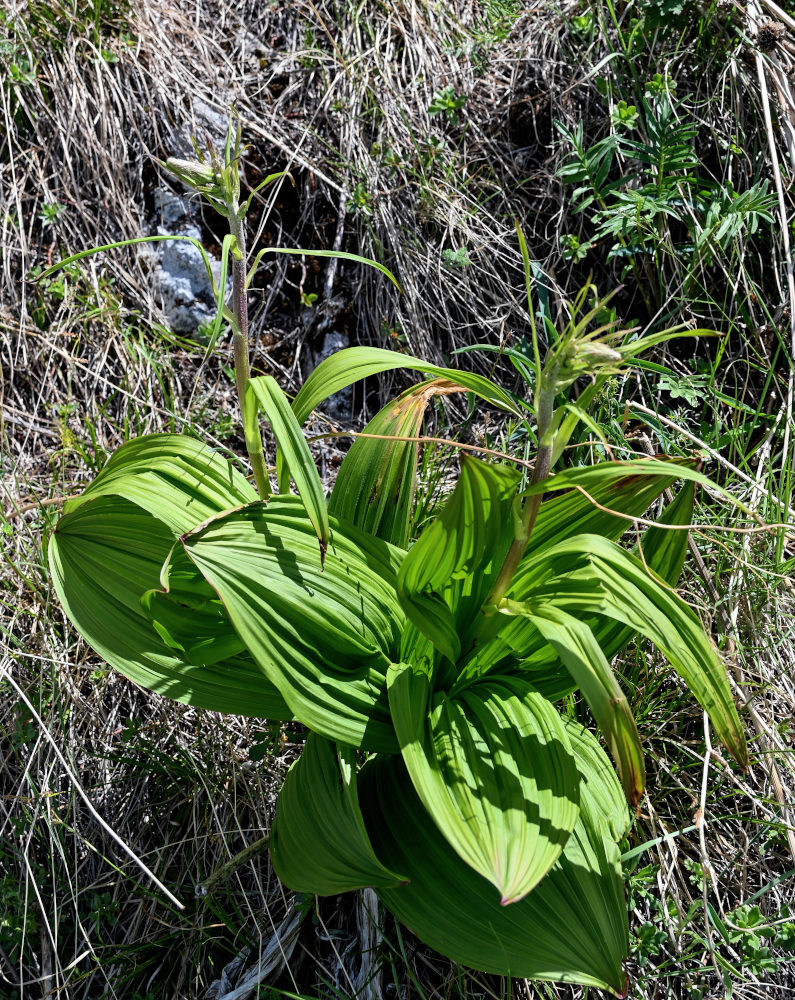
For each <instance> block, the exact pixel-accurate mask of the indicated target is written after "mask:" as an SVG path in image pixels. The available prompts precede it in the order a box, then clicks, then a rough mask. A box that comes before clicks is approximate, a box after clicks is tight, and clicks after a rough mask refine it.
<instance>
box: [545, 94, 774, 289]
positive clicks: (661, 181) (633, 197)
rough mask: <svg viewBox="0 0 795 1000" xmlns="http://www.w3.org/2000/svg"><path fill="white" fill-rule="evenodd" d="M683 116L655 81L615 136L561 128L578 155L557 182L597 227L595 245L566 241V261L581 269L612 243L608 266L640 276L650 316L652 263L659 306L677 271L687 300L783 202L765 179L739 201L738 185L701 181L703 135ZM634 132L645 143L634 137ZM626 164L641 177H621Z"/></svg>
mask: <svg viewBox="0 0 795 1000" xmlns="http://www.w3.org/2000/svg"><path fill="white" fill-rule="evenodd" d="M682 111H683V107H682V104H681V102H678V101H677V100H676V99H675V98H674V97H673V96H672V92H671V88H670V87H669V85H668V82H667V80H666V79H665V78H664V77H662V76H661V75H660V74H657V76H656V77H654V78H653V79H652V80H650V81H647V83H646V87H645V96H644V97H643V99H642V100H641V102H640V104H639V105H638V106H637V107H636V106H635V105H628V104H627V103H626V101H619V102H618V103H617V104H616V105H615V106H614V108H613V110H612V114H611V124H612V127H613V130H612V131H611V132H610V133H609V134H608V135H606V136H604V137H603V138H601V139H599V140H597V141H596V142H594V143H592V144H591V145H587V144H586V142H585V138H584V131H583V124H582V122H578V123H577V125H576V126H575V127H574V128H572V129H569V128H567V127H566V126H565V125H563V124H562V123H561V122H556V123H555V125H556V128H557V129H558V132H559V133H560V134H561V136H562V137H563V138H564V139H565V141H566V142H567V143H568V144H569V145H570V147H571V149H572V155H571V156H570V157H569V159H568V160H567V161H566V162H565V163H564V164H563V166H562V167H561V168H560V169H559V171H558V176H559V177H560V178H561V179H562V180H563V181H564V183H566V184H569V185H572V186H573V188H574V190H573V192H572V207H573V209H574V211H575V213H577V214H584V213H586V212H587V213H588V217H589V219H590V223H591V226H592V235H591V236H590V237H589V238H582V237H581V236H579V235H577V236H575V235H571V234H570V235H567V236H564V237H563V254H564V257H565V258H566V259H568V260H573V261H580V260H582V259H584V258H585V257H586V256H587V255H588V253H589V252H590V251H591V250H593V249H594V248H595V247H597V246H603V245H604V244H605V243H607V244H608V249H607V259H608V260H618V261H620V262H621V263H622V264H623V265H624V268H625V270H628V269H631V270H632V272H633V274H634V276H635V278H636V280H637V282H638V287H639V288H640V289H641V291H642V293H643V294H644V295H646V298H647V303H646V304H647V306H649V307H650V308H651V307H652V306H653V302H652V298H650V297H649V296H648V293H646V292H645V289H646V287H647V286H648V285H649V282H648V274H649V270H648V269H647V264H652V265H653V273H654V274H655V275H656V277H657V281H656V282H653V283H652V285H651V292H652V297H653V299H654V300H655V302H658V303H659V302H662V301H663V300H664V299H665V297H666V296H665V287H666V284H672V283H673V281H667V279H666V275H668V274H669V272H670V270H671V269H672V268H673V269H675V271H676V274H675V277H676V279H677V280H676V285H677V286H678V287H679V288H680V289H681V290H682V291H683V292H684V294H685V295H686V296H687V295H689V294H691V293H692V292H693V290H694V288H696V287H698V283H699V282H700V281H701V277H700V276H701V274H702V272H703V269H704V268H705V267H707V266H709V265H711V264H712V263H713V260H714V259H715V258H721V259H723V260H727V259H730V258H731V255H732V253H733V250H734V248H735V247H736V246H737V243H738V240H739V238H740V237H741V236H744V235H748V236H752V235H754V234H755V233H756V232H757V230H758V229H759V227H760V225H761V224H762V223H766V224H770V223H772V221H773V214H772V213H773V209H774V205H775V196H774V195H773V194H771V193H770V192H769V191H768V183H767V181H766V180H763V181H759V182H757V183H756V184H754V185H753V186H752V187H750V188H749V189H748V190H746V191H744V192H741V193H738V192H736V191H735V190H734V188H733V186H732V185H731V183H727V184H725V185H722V186H719V185H717V184H715V183H714V182H713V181H711V180H708V179H706V178H702V177H700V176H699V160H698V157H697V155H696V152H695V148H694V139H695V136H696V132H697V129H696V128H695V126H694V125H692V124H689V123H688V121H687V119H686V116H685V115H684V114H682ZM635 133H639V137H638V138H631V137H630V134H632V135H634V134H635ZM619 156H620V157H622V158H624V160H625V161H626V162H628V163H631V164H633V165H634V166H635V167H636V172H635V173H629V172H621V173H619V174H618V175H616V174H615V173H614V171H613V166H614V163H615V162H616V159H617V157H619Z"/></svg>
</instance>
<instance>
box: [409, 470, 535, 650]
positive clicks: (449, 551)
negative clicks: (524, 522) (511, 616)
mask: <svg viewBox="0 0 795 1000" xmlns="http://www.w3.org/2000/svg"><path fill="white" fill-rule="evenodd" d="M518 481H519V477H518V473H516V471H515V470H514V469H509V468H507V467H506V466H502V465H487V464H486V463H485V462H480V461H478V460H477V459H472V458H464V459H462V462H461V474H460V476H459V478H458V482H457V484H456V488H455V490H454V491H453V494H452V496H451V497H450V498H449V499H448V501H447V503H446V504H445V506H444V508H443V510H442V512H441V514H440V515H439V516H438V517H437V518H436V519H435V520H434V521H432V522H431V524H430V525H429V526H428V527H427V528H426V529H425V531H424V532H423V533H422V535H421V536H420V538H419V540H418V541H416V542H415V543H414V545H413V546H412V547H411V549H410V550H409V553H408V555H407V556H406V558H405V559H404V560H403V563H402V565H401V567H400V573H399V574H398V580H397V589H398V596H399V598H400V603H401V605H402V606H403V609H404V610H405V612H406V615H407V617H408V618H409V619H410V620H411V621H412V622H413V624H414V625H415V626H416V627H417V628H418V629H419V630H420V632H422V633H423V635H425V636H427V637H428V638H429V639H430V640H431V641H432V642H433V644H434V645H435V646H436V648H437V649H438V650H439V651H440V652H441V653H443V654H444V655H445V656H446V657H447V658H448V659H449V660H451V661H453V662H455V661H457V660H458V658H459V656H460V654H461V648H462V637H465V635H466V633H467V632H468V631H469V630H470V628H471V627H472V625H473V619H476V618H477V616H478V615H479V612H480V608H481V606H482V604H483V602H484V601H485V599H486V597H487V596H488V593H489V590H490V589H491V585H492V582H493V580H494V577H495V575H496V573H497V572H499V569H500V567H501V566H502V562H503V560H504V558H505V555H506V553H507V551H508V548H509V546H510V544H511V541H512V540H513V536H514V518H513V506H514V501H515V494H516V487H517V484H518Z"/></svg>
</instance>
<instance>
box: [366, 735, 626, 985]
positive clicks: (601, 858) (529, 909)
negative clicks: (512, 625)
mask: <svg viewBox="0 0 795 1000" xmlns="http://www.w3.org/2000/svg"><path fill="white" fill-rule="evenodd" d="M567 728H568V727H567ZM568 732H569V734H570V737H571V736H572V729H571V728H568ZM586 739H587V740H589V741H590V743H591V746H590V747H589V748H588V750H587V752H584V753H583V752H581V744H582V743H583V741H584V740H586ZM570 742H571V747H572V750H573V751H574V754H575V757H576V759H577V766H578V769H579V770H580V773H581V775H582V781H581V786H580V787H581V791H580V818H579V820H578V822H577V825H576V826H575V828H574V831H573V833H572V834H571V836H570V837H569V839H568V840H567V841H566V845H565V847H564V849H563V853H562V855H561V856H560V858H559V859H558V860H557V862H556V863H555V864H554V865H553V867H552V868H551V869H550V871H549V873H548V874H547V876H546V877H545V878H543V879H542V880H541V882H539V883H538V885H537V886H536V888H535V889H533V891H532V892H530V893H528V895H526V896H525V897H524V898H523V899H521V900H520V901H519V902H517V903H513V904H512V905H511V906H501V905H500V894H499V892H498V891H497V890H496V889H495V887H494V886H493V885H492V884H491V883H490V882H489V881H487V880H486V879H485V878H483V877H482V876H481V875H479V874H478V873H477V872H476V871H475V870H474V869H473V868H471V867H470V866H469V865H467V864H466V863H465V862H464V861H462V860H461V858H460V857H459V856H458V855H457V854H456V853H455V851H453V849H452V848H451V847H450V845H449V844H448V843H447V841H446V840H445V839H444V837H443V836H442V835H441V833H440V832H439V830H438V829H437V827H436V825H435V824H434V823H433V821H432V820H431V818H430V816H429V815H428V814H427V812H426V811H425V809H424V808H423V805H422V803H421V802H420V800H419V798H418V796H417V793H416V792H415V790H414V788H413V786H412V784H411V780H410V778H409V776H408V773H407V771H406V770H405V766H404V765H403V763H402V761H401V760H400V759H399V758H384V757H381V756H379V757H375V758H372V759H371V760H370V761H368V763H367V764H366V765H365V766H364V768H363V769H362V771H361V773H360V776H359V795H360V800H361V804H362V811H363V814H364V819H365V823H366V825H367V829H368V831H369V833H370V837H371V840H372V843H373V847H374V849H375V851H376V853H377V855H378V857H379V858H380V859H381V861H382V862H383V863H384V864H386V865H388V866H389V867H390V868H392V869H394V870H395V871H401V872H404V873H405V874H406V876H407V877H408V878H409V883H408V884H407V885H405V886H402V887H400V888H396V889H383V888H382V889H379V890H378V895H379V897H380V899H381V900H382V902H383V903H384V904H385V905H386V906H387V907H388V908H389V909H390V910H391V911H392V912H393V913H394V914H395V916H396V917H397V918H398V919H399V920H401V921H403V922H404V923H405V924H406V925H407V926H408V927H410V928H411V930H412V931H414V933H415V934H416V935H417V936H418V937H419V938H420V939H421V940H422V941H424V942H425V943H426V944H427V945H429V946H430V947H432V948H434V949H435V950H436V951H439V952H441V953H442V954H443V955H446V956H447V957H448V958H450V959H452V960H453V961H455V962H460V963H462V964H463V965H466V966H469V967H470V968H473V969H477V970H480V971H482V972H489V973H495V974H497V975H510V976H518V977H527V978H531V979H544V980H552V981H561V982H570V983H582V984H583V985H589V986H596V987H598V988H600V989H612V990H614V991H615V992H617V993H619V992H621V991H622V990H623V989H624V987H625V982H626V976H625V973H624V971H623V968H622V963H623V961H624V960H625V958H626V955H627V951H628V930H627V910H626V902H625V899H624V887H623V882H622V878H621V868H620V862H619V853H618V848H617V846H616V844H615V843H614V841H613V837H612V831H611V829H610V828H609V826H608V823H607V821H606V820H605V819H604V815H605V813H606V812H607V811H609V810H610V808H611V807H612V806H611V802H613V803H614V802H615V788H616V787H617V788H618V805H619V807H620V808H619V813H618V816H621V815H622V813H623V816H624V817H625V816H626V806H625V805H624V804H623V801H622V798H623V797H622V796H621V789H620V786H618V783H617V782H616V780H615V777H613V779H612V781H613V786H614V787H613V789H612V791H611V786H610V783H609V773H608V772H610V771H612V768H611V766H610V762H609V761H607V760H606V759H604V760H603V761H602V763H601V766H600V767H599V768H598V770H593V766H592V760H593V758H594V756H595V755H596V756H598V755H599V754H601V756H602V758H604V752H603V751H601V750H600V748H599V746H598V744H596V743H595V741H594V740H593V738H592V737H589V736H586V737H581V738H579V739H578V738H572V739H571V741H570ZM616 822H617V825H620V822H621V821H620V820H617V821H616Z"/></svg>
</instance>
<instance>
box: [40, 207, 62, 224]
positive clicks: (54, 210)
mask: <svg viewBox="0 0 795 1000" xmlns="http://www.w3.org/2000/svg"><path fill="white" fill-rule="evenodd" d="M65 211H66V205H61V204H60V202H57V201H49V202H45V203H44V204H43V205H42V206H41V211H40V212H39V219H41V222H42V224H43V225H44V226H54V225H55V224H56V222H58V220H59V219H60V218H61V216H62V215H63V213H64V212H65Z"/></svg>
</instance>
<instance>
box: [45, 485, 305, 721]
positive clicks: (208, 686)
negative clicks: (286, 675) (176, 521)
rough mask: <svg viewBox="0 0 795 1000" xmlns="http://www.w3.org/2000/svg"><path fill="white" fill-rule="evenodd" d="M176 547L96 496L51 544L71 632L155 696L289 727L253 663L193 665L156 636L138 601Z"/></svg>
mask: <svg viewBox="0 0 795 1000" xmlns="http://www.w3.org/2000/svg"><path fill="white" fill-rule="evenodd" d="M183 516H184V515H183ZM173 545H174V534H173V532H172V531H171V530H170V529H169V528H168V527H166V525H165V524H163V522H162V521H159V520H158V519H157V518H156V517H153V516H152V515H151V514H149V513H147V512H146V511H145V510H144V509H143V508H142V506H139V505H137V504H135V503H132V502H131V501H130V500H126V499H122V498H119V497H115V496H107V497H103V496H99V497H97V498H96V499H93V500H90V501H88V502H86V503H82V504H80V505H78V506H77V508H76V509H75V510H73V511H72V513H70V514H66V515H64V517H62V518H61V519H60V520H59V522H58V524H57V526H56V529H55V531H54V532H53V534H52V536H51V538H50V543H49V563H50V572H51V574H52V580H53V585H54V587H55V590H56V593H57V594H58V597H59V599H60V601H61V604H62V606H63V609H64V611H65V612H66V614H67V616H68V618H69V619H70V621H71V622H72V624H73V625H74V627H75V628H76V629H77V631H78V632H79V633H80V634H81V635H82V636H83V638H84V639H85V640H86V642H88V644H89V645H90V646H91V647H92V648H93V649H94V650H95V651H96V652H97V653H98V654H99V655H100V656H101V657H102V658H103V659H105V660H107V662H108V663H109V664H110V665H111V666H112V667H115V668H116V669H117V670H119V671H120V672H121V673H122V674H124V675H125V677H128V678H129V679H130V680H132V681H135V683H137V684H141V685H142V686H143V687H146V688H149V690H151V691H155V692H157V693H158V694H163V695H167V696H168V697H169V698H175V699H176V700H177V701H182V702H185V703H187V704H189V705H196V706H197V707H199V708H209V709H214V710H215V711H219V712H233V713H236V714H239V715H256V716H263V717H265V718H271V719H291V718H292V713H291V712H290V710H289V709H288V707H287V705H286V704H285V702H284V699H283V698H282V697H281V695H280V694H279V692H278V691H277V690H276V688H275V687H274V686H273V685H272V684H271V683H269V681H268V680H267V679H266V678H265V677H264V676H263V674H262V671H261V670H259V669H258V668H257V666H256V665H255V664H254V663H253V661H252V660H251V659H250V657H247V656H231V657H230V658H227V659H222V660H221V661H220V662H215V663H212V664H210V665H205V666H202V665H198V664H195V663H193V664H192V663H190V662H189V661H188V659H187V657H186V656H185V654H184V652H181V651H179V650H178V649H177V648H175V646H174V645H173V644H171V645H167V644H166V643H165V642H164V641H163V639H162V638H161V636H160V635H159V634H158V633H157V631H156V630H155V629H154V628H153V626H152V623H151V621H150V620H149V619H148V618H147V616H146V614H145V613H144V611H143V609H142V607H141V598H142V597H143V595H144V594H145V593H147V591H151V590H152V589H155V588H158V587H159V586H160V570H161V567H162V565H163V562H164V561H165V559H166V558H167V557H168V555H169V552H170V551H171V548H172V546H173ZM235 648H238V647H237V646H236V647H235ZM227 652H228V650H227ZM210 659H212V657H210Z"/></svg>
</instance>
